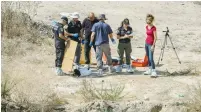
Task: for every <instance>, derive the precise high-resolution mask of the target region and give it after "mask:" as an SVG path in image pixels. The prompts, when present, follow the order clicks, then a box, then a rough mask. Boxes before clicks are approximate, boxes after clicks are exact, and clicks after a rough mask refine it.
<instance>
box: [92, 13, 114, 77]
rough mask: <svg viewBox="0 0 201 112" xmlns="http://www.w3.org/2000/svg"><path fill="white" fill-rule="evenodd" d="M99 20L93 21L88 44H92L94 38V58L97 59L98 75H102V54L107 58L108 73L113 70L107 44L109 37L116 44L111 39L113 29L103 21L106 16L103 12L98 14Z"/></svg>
mask: <svg viewBox="0 0 201 112" xmlns="http://www.w3.org/2000/svg"><path fill="white" fill-rule="evenodd" d="M98 19H99V22H98V23H95V24H94V25H93V27H92V29H91V31H92V34H91V41H90V46H92V45H93V42H94V39H95V45H96V60H97V66H98V75H99V76H102V75H103V63H102V55H103V53H104V54H105V56H106V58H107V64H108V65H109V73H112V72H113V67H112V57H111V51H110V46H109V38H108V36H109V37H110V39H111V41H112V43H113V44H116V42H115V40H114V39H113V35H112V33H113V31H112V29H111V27H110V25H108V24H107V23H105V20H106V17H105V14H100V15H99V18H98Z"/></svg>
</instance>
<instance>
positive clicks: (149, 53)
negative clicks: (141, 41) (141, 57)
mask: <svg viewBox="0 0 201 112" xmlns="http://www.w3.org/2000/svg"><path fill="white" fill-rule="evenodd" d="M151 46H152V45H149V44H145V51H146V55H147V56H148V60H149V67H151V68H152V69H155V63H154V56H153V55H154V52H153V51H151Z"/></svg>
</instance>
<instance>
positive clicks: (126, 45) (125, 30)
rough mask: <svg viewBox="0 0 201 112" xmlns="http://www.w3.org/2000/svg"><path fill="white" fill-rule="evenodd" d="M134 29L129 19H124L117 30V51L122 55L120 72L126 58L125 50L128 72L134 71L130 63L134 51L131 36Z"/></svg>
mask: <svg viewBox="0 0 201 112" xmlns="http://www.w3.org/2000/svg"><path fill="white" fill-rule="evenodd" d="M132 33H133V30H132V27H130V26H129V19H127V18H126V19H124V20H123V21H122V23H121V27H119V28H118V30H117V33H116V34H117V39H119V44H118V49H117V52H118V54H119V57H120V65H119V68H118V69H119V70H120V71H118V72H121V70H122V64H123V58H124V52H125V54H126V65H127V72H133V69H132V67H131V65H130V64H131V63H130V57H131V56H130V55H131V52H132V48H131V38H133V35H132Z"/></svg>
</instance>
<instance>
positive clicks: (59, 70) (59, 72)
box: [55, 67, 64, 76]
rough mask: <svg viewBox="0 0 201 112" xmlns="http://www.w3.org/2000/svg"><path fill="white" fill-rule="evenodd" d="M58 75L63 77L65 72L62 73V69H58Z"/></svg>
mask: <svg viewBox="0 0 201 112" xmlns="http://www.w3.org/2000/svg"><path fill="white" fill-rule="evenodd" d="M55 72H56V75H58V76H62V75H64V72H63V71H62V69H61V68H60V67H56V71H55Z"/></svg>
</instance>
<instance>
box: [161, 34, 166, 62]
mask: <svg viewBox="0 0 201 112" xmlns="http://www.w3.org/2000/svg"><path fill="white" fill-rule="evenodd" d="M165 44H166V45H167V36H165V39H164V45H163V52H162V57H161V61H162V60H163V56H164V53H165Z"/></svg>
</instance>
